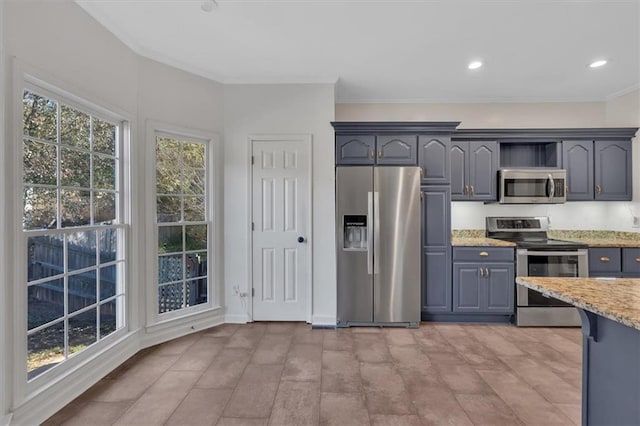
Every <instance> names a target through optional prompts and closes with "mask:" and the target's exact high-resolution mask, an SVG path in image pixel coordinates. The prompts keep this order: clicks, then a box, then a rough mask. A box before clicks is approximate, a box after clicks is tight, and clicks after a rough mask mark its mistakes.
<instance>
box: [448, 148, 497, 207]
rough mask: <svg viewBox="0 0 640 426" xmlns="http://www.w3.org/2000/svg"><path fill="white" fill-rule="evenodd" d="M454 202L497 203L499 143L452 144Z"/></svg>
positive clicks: (452, 190)
mask: <svg viewBox="0 0 640 426" xmlns="http://www.w3.org/2000/svg"><path fill="white" fill-rule="evenodd" d="M450 155H451V199H452V200H454V201H468V200H473V201H495V200H496V199H497V198H496V197H497V174H498V165H499V160H500V155H499V152H498V143H497V142H495V141H489V142H487V141H484V142H466V141H455V142H453V143H452V144H451V150H450Z"/></svg>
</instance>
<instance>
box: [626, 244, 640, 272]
mask: <svg viewBox="0 0 640 426" xmlns="http://www.w3.org/2000/svg"><path fill="white" fill-rule="evenodd" d="M622 272H624V273H625V274H635V275H640V248H623V249H622Z"/></svg>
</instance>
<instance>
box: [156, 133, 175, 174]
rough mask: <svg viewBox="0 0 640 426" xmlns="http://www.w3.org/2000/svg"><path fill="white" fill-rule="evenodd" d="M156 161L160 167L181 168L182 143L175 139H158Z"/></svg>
mask: <svg viewBox="0 0 640 426" xmlns="http://www.w3.org/2000/svg"><path fill="white" fill-rule="evenodd" d="M156 163H157V164H158V165H159V166H160V167H164V168H173V169H179V168H180V167H181V164H180V143H179V142H178V141H176V140H175V139H168V138H157V139H156Z"/></svg>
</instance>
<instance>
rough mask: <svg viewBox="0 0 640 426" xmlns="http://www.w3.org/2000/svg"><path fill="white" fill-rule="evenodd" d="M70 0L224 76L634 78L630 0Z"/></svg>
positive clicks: (584, 96) (461, 97) (550, 94)
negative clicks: (207, 5) (213, 0)
mask: <svg viewBox="0 0 640 426" xmlns="http://www.w3.org/2000/svg"><path fill="white" fill-rule="evenodd" d="M77 3H78V4H80V6H81V7H83V8H84V9H85V10H86V11H87V12H88V13H89V14H91V15H92V16H93V17H94V18H95V19H96V20H98V21H99V22H101V23H102V24H103V25H104V26H105V27H107V28H108V29H109V30H110V31H112V32H113V33H114V34H115V35H116V36H117V37H119V38H120V39H121V40H122V41H123V42H124V43H126V44H127V45H129V46H130V47H131V48H132V49H134V50H135V51H136V52H138V53H139V54H141V55H143V56H147V57H150V58H152V59H155V60H158V61H160V62H164V63H167V64H170V65H173V66H176V67H178V68H182V69H184V70H187V71H190V72H193V73H196V74H199V75H202V76H205V77H209V78H211V79H214V80H216V81H220V82H223V83H301V82H302V83H312V82H325V83H326V82H335V81H336V80H337V81H338V84H337V100H338V102H501V101H504V102H516V101H524V102H533V101H591V100H604V99H606V98H608V97H612V96H616V95H618V94H622V93H625V92H627V91H630V90H633V89H636V88H638V87H639V82H640V67H639V64H640V55H639V53H640V43H639V41H640V40H639V39H640V32H639V26H640V25H639V21H640V20H639V17H640V8H639V3H640V1H638V0H626V1H617V0H604V1H560V0H557V1H553V0H547V1H541V0H493V1H487V0H439V1H426V0H422V1H421V0H413V1H406V0H396V1H379V0H378V1H364V0H350V1H348V0H342V1H338V0H324V1H320V0H253V1H247V0H244V1H243V0H217V3H218V6H217V7H215V8H214V9H213V11H212V12H210V13H206V12H203V11H202V10H201V8H200V5H201V3H202V2H201V0H133V1H131V0H129V1H121V0H77ZM598 58H605V59H607V60H608V61H609V63H608V64H607V65H606V66H604V67H602V68H598V69H591V68H589V67H588V64H589V63H590V62H592V61H593V60H595V59H598ZM475 59H480V60H482V61H483V62H484V64H485V65H484V66H483V67H482V68H480V69H478V70H475V71H471V70H468V69H467V64H468V63H469V62H470V61H471V60H475Z"/></svg>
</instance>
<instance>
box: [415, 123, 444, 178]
mask: <svg viewBox="0 0 640 426" xmlns="http://www.w3.org/2000/svg"><path fill="white" fill-rule="evenodd" d="M450 144H451V138H450V137H448V136H430V135H421V136H419V140H418V166H420V167H422V183H423V184H443V183H447V184H448V183H449V179H450V172H449V169H450V161H449V152H450V150H451V148H450Z"/></svg>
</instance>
